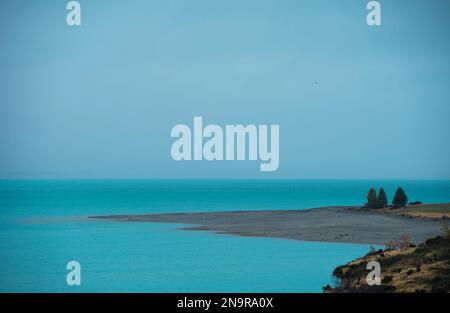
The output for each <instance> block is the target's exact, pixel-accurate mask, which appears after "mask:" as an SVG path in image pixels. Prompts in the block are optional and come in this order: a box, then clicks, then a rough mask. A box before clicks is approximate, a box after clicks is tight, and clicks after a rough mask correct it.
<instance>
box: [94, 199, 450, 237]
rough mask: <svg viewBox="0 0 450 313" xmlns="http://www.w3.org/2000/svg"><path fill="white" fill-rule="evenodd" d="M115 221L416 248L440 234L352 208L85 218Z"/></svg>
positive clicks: (416, 222) (437, 223) (433, 222)
mask: <svg viewBox="0 0 450 313" xmlns="http://www.w3.org/2000/svg"><path fill="white" fill-rule="evenodd" d="M91 218H98V219H106V220H111V221H119V222H159V223H177V224H188V225H190V226H187V227H185V228H182V229H183V230H203V231H212V232H216V233H221V234H230V235H238V236H250V237H271V238H284V239H293V240H301V241H318V242H336V243H358V244H371V245H385V244H386V243H388V242H390V241H392V240H398V239H399V238H400V237H401V236H402V235H405V234H407V235H409V236H410V237H411V242H412V243H416V244H418V243H422V242H424V241H425V240H426V239H427V238H430V237H433V236H436V235H438V234H440V232H441V227H442V225H443V224H444V223H445V222H444V221H442V220H438V219H427V218H410V217H406V216H402V215H397V214H390V213H386V212H376V211H367V210H360V209H359V208H358V207H349V206H347V207H323V208H316V209H307V210H285V211H233V212H208V213H166V214H136V215H108V216H91Z"/></svg>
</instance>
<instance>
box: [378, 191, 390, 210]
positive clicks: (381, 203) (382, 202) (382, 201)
mask: <svg viewBox="0 0 450 313" xmlns="http://www.w3.org/2000/svg"><path fill="white" fill-rule="evenodd" d="M377 204H378V208H380V209H381V208H385V207H387V205H388V199H387V196H386V192H385V191H384V189H383V188H380V191H379V192H378V198H377Z"/></svg>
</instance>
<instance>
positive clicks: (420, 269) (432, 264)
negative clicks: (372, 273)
mask: <svg viewBox="0 0 450 313" xmlns="http://www.w3.org/2000/svg"><path fill="white" fill-rule="evenodd" d="M373 260H374V261H377V262H379V263H380V265H381V273H382V282H381V285H380V286H369V285H368V284H367V282H366V277H367V274H368V273H369V270H367V269H366V266H367V263H368V262H370V261H373ZM333 276H334V277H335V279H336V282H337V283H336V286H335V287H334V288H332V287H330V286H327V287H324V291H325V292H334V293H337V292H398V293H406V292H408V293H409V292H450V235H449V234H448V229H447V231H446V234H445V235H444V236H443V237H441V236H439V237H436V238H432V239H429V240H427V241H426V242H425V244H423V245H421V246H419V247H408V248H405V249H402V250H390V251H382V250H381V251H377V252H373V253H369V254H367V255H366V256H364V257H363V258H360V259H357V260H355V261H352V262H350V263H348V264H346V265H343V266H339V267H337V268H336V269H335V270H334V272H333Z"/></svg>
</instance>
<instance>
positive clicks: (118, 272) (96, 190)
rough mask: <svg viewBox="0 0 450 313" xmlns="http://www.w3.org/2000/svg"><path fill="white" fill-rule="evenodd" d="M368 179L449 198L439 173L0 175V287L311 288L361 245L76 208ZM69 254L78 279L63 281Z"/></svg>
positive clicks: (449, 187)
mask: <svg viewBox="0 0 450 313" xmlns="http://www.w3.org/2000/svg"><path fill="white" fill-rule="evenodd" d="M371 186H374V187H376V188H379V187H380V186H383V187H384V188H385V189H386V191H387V194H388V197H389V198H392V195H393V193H394V192H395V188H396V187H398V186H402V187H403V188H404V189H405V190H406V192H407V194H408V196H409V198H410V200H411V201H416V200H418V201H423V202H428V203H431V202H433V203H435V202H450V181H361V180H359V181H351V180H347V181H338V180H336V181H333V180H323V181H321V180H314V181H308V180H303V181H302V180H280V181H259V180H258V181H252V180H224V181H208V180H192V181H181V180H179V181H178V180H172V181H170V180H162V181H158V180H148V181H147V180H135V181H133V180H112V181H109V180H86V181H83V180H36V181H0V277H1V279H0V291H2V292H10V291H19V292H51V291H55V292H103V291H118V292H131V291H133V292H321V287H322V286H323V285H326V284H328V283H331V282H332V278H331V273H332V271H333V269H334V267H336V266H337V265H340V264H343V263H345V262H347V261H349V260H351V259H354V258H356V257H359V256H361V255H362V254H365V253H367V252H368V250H369V246H368V245H356V244H330V243H310V242H299V241H293V240H282V239H270V238H248V237H237V236H229V235H219V234H214V233H210V232H192V231H181V230H177V228H178V227H180V226H181V225H176V224H157V223H123V222H109V221H99V220H92V219H88V218H86V216H89V215H102V214H128V213H155V212H201V211H229V210H273V209H304V208H311V207H319V206H327V205H360V204H362V203H363V202H364V200H365V195H366V193H367V191H368V189H369V188H370V187H371ZM183 226H185V225H183ZM71 260H76V261H78V262H79V263H80V264H81V273H82V274H81V277H82V284H81V286H74V287H69V286H68V285H67V284H66V274H67V272H68V271H67V270H66V264H67V262H69V261H71Z"/></svg>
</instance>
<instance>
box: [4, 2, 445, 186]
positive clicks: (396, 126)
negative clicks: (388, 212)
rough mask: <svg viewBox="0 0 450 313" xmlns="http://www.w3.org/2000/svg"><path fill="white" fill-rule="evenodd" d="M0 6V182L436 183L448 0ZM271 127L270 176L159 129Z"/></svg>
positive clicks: (440, 168) (255, 165) (440, 171)
mask: <svg viewBox="0 0 450 313" xmlns="http://www.w3.org/2000/svg"><path fill="white" fill-rule="evenodd" d="M67 2H68V1H65V0H54V1H28V0H27V1H25V0H21V1H18V0H14V1H12V0H11V1H3V0H1V1H0V6H1V7H0V86H1V87H0V91H1V93H0V152H1V153H0V178H172V177H177V178H184V177H189V178H204V177H207V178H241V177H247V178H428V179H435V178H441V179H442V178H443V179H449V178H450V140H449V131H450V123H449V116H450V114H449V113H450V60H449V58H450V18H449V14H450V1H448V0H441V1H438V0H434V1H428V0H421V1H406V0H389V1H380V2H381V4H382V23H383V25H382V26H381V27H369V26H367V24H366V14H367V11H366V4H367V2H368V1H366V0H353V1H351V0H345V1H341V0H339V1H338V0H335V1H330V0H305V1H299V0H290V1H287V0H282V1H278V0H277V1H275V0H272V1H264V0H254V1H253V0H252V1H250V0H245V1H242V0H241V1H237V0H236V1H230V0H226V1H225V0H215V1H211V0H185V1H174V0H161V1H154V0H152V1H147V0H146V1H136V0H133V1H125V0H120V1H118V0H84V1H83V0H81V1H80V2H81V6H82V26H81V27H72V28H71V27H69V26H67V25H66V13H67V11H66V9H65V6H66V3H67ZM194 115H199V116H203V119H204V122H205V123H217V124H222V125H223V124H238V123H243V124H279V125H280V136H281V139H280V145H281V147H280V167H279V169H278V171H277V172H272V173H261V172H260V171H259V162H248V161H247V162H225V161H222V162H212V163H209V162H206V161H203V162H194V161H191V162H180V163H178V162H175V161H173V160H172V159H171V157H170V146H171V145H172V143H173V139H172V138H170V131H171V128H172V127H173V126H174V125H176V124H179V123H188V124H192V119H193V116H194Z"/></svg>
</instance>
